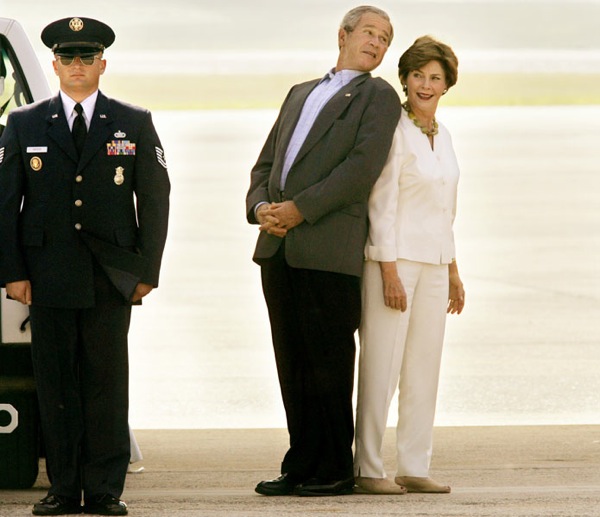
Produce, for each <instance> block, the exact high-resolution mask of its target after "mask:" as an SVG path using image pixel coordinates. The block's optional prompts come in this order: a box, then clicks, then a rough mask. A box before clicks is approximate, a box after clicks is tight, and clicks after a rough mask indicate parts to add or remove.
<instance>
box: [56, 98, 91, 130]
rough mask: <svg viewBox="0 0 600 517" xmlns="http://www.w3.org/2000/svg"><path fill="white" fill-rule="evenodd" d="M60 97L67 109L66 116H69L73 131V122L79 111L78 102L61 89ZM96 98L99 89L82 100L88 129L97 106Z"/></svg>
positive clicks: (70, 126)
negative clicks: (77, 108) (77, 110)
mask: <svg viewBox="0 0 600 517" xmlns="http://www.w3.org/2000/svg"><path fill="white" fill-rule="evenodd" d="M60 99H61V101H62V104H63V108H64V110H65V117H67V123H68V124H69V129H70V130H71V131H73V122H74V121H75V117H76V116H77V112H76V111H75V104H77V103H76V102H75V101H74V100H73V99H71V97H69V96H68V95H67V94H66V93H65V92H63V91H62V90H60ZM96 99H98V90H96V91H95V92H94V93H92V94H91V95H90V96H89V97H87V98H86V99H84V100H83V101H81V102H80V104H81V107H82V108H83V120H85V125H86V126H87V129H88V131H89V130H90V124H91V121H92V115H93V114H94V109H95V108H96Z"/></svg>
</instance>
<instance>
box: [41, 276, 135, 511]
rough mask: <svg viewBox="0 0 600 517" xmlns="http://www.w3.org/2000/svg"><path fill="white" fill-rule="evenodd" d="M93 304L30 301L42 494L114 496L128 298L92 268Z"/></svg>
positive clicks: (125, 398)
mask: <svg viewBox="0 0 600 517" xmlns="http://www.w3.org/2000/svg"><path fill="white" fill-rule="evenodd" d="M95 277H96V278H95V293H96V306H95V307H94V308H90V309H61V308H49V307H39V306H36V305H32V306H31V308H30V314H31V329H32V356H33V368H34V377H35V381H36V386H37V393H38V400H39V406H40V419H41V424H42V433H43V436H44V445H45V449H46V464H47V468H48V473H49V476H50V478H51V483H52V486H51V488H50V490H49V492H48V493H49V494H54V495H60V496H65V497H70V498H73V499H76V500H80V499H81V496H82V492H83V495H84V497H85V498H86V499H90V498H93V497H95V496H99V495H102V494H110V495H112V496H114V497H120V495H121V494H122V492H123V487H124V484H125V476H126V474H127V466H128V464H129V458H130V442H129V424H128V410H129V387H128V383H129V366H128V353H127V333H128V331H129V322H130V315H131V306H130V305H128V304H126V302H125V301H124V299H123V297H122V296H121V295H120V294H119V293H118V291H117V290H116V289H115V288H114V286H113V285H112V284H111V283H110V281H109V280H108V278H107V277H106V275H105V274H104V272H102V271H101V270H100V269H99V268H97V271H96V275H95Z"/></svg>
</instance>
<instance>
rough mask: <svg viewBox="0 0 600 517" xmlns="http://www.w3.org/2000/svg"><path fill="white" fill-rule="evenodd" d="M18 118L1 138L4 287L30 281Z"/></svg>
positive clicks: (0, 268)
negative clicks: (22, 228)
mask: <svg viewBox="0 0 600 517" xmlns="http://www.w3.org/2000/svg"><path fill="white" fill-rule="evenodd" d="M16 126H17V117H16V116H15V115H14V114H11V115H9V118H8V121H7V124H6V128H5V130H4V132H3V133H2V137H1V138H0V285H2V286H5V285H6V284H7V283H8V282H15V281H17V280H26V279H27V278H28V275H27V270H26V267H25V261H24V259H23V253H22V248H21V243H20V239H19V216H20V213H21V204H22V201H23V189H24V174H25V172H24V167H23V159H22V156H21V146H20V143H19V138H18V134H17V127H16Z"/></svg>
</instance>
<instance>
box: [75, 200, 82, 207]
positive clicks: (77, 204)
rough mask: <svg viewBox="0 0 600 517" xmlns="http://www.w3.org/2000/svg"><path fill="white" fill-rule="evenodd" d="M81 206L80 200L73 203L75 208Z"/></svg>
mask: <svg viewBox="0 0 600 517" xmlns="http://www.w3.org/2000/svg"><path fill="white" fill-rule="evenodd" d="M81 205H83V201H81V199H78V200H77V201H75V206H81Z"/></svg>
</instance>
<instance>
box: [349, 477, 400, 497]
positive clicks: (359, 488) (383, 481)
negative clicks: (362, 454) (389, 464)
mask: <svg viewBox="0 0 600 517" xmlns="http://www.w3.org/2000/svg"><path fill="white" fill-rule="evenodd" d="M354 482H355V483H356V487H355V488H354V493H356V494H381V495H385V494H388V495H390V494H394V495H404V494H406V488H404V487H403V486H400V485H398V484H397V483H393V482H392V481H391V480H389V479H388V478H366V477H357V478H354Z"/></svg>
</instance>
